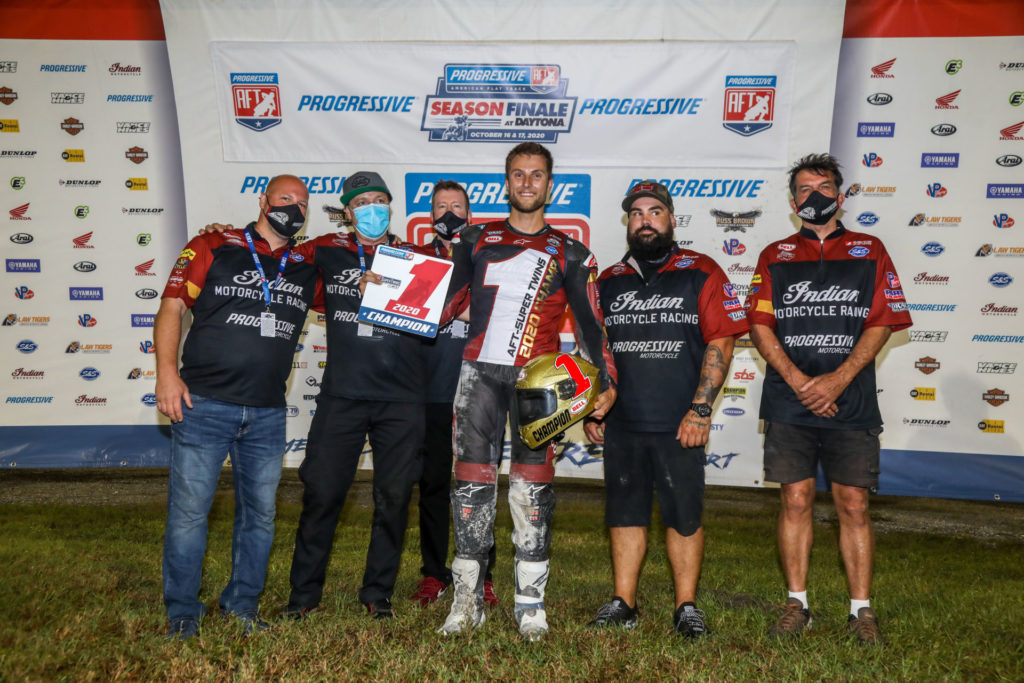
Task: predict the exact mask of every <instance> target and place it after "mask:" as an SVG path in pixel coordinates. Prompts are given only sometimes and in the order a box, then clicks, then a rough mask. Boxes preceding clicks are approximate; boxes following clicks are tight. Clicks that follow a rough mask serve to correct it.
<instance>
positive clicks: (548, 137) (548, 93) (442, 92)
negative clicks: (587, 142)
mask: <svg viewBox="0 0 1024 683" xmlns="http://www.w3.org/2000/svg"><path fill="white" fill-rule="evenodd" d="M568 85H569V81H568V79H565V78H562V69H561V67H560V66H559V65H558V64H446V65H445V67H444V74H443V75H442V76H441V77H440V78H438V79H437V90H436V91H435V93H434V94H433V95H427V96H426V97H425V98H424V104H423V123H422V124H421V126H420V130H423V131H426V132H427V139H428V140H429V141H431V142H501V143H505V142H519V141H522V140H531V141H534V142H549V143H553V142H558V135H559V133H569V132H570V131H571V130H572V122H573V118H574V117H575V115H576V99H577V98H576V97H569V96H568V95H567V94H566V90H567V88H568Z"/></svg>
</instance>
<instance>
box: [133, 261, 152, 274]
mask: <svg viewBox="0 0 1024 683" xmlns="http://www.w3.org/2000/svg"><path fill="white" fill-rule="evenodd" d="M154 261H156V259H149V260H148V261H146V262H144V263H140V264H139V265H137V266H135V274H136V275H147V276H150V277H156V273H151V272H149V271H150V269H152V268H153V262H154Z"/></svg>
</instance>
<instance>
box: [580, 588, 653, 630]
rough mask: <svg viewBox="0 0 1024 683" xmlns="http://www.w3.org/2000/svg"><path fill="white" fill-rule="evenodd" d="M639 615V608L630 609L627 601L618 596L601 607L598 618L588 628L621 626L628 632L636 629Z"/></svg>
mask: <svg viewBox="0 0 1024 683" xmlns="http://www.w3.org/2000/svg"><path fill="white" fill-rule="evenodd" d="M639 615H640V610H639V609H638V608H636V607H630V606H629V605H627V604H626V601H625V600H623V599H622V598H620V597H619V596H617V595H616V596H614V597H613V598H612V601H611V602H609V603H606V604H604V605H601V607H600V608H599V609H598V610H597V616H596V617H595V618H594V620H593V621H591V622H590V623H589V624H587V626H591V627H595V628H602V627H605V626H621V627H622V628H624V629H626V630H627V631H628V630H630V629H633V628H635V627H636V618H637V617H638V616H639Z"/></svg>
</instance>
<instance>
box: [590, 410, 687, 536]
mask: <svg viewBox="0 0 1024 683" xmlns="http://www.w3.org/2000/svg"><path fill="white" fill-rule="evenodd" d="M675 437H676V435H675V433H674V432H671V433H670V432H632V431H629V430H626V429H622V428H617V427H616V426H615V425H613V424H608V426H607V428H606V431H605V441H604V490H605V510H604V520H605V524H607V525H608V526H610V527H622V526H642V527H646V526H648V525H650V523H651V506H652V503H653V499H654V489H655V488H657V490H658V504H659V505H660V506H661V521H662V523H663V524H664V525H665V526H667V527H671V528H673V529H675V530H676V531H678V532H679V533H680V534H682V535H683V536H692V535H693V534H694V533H696V532H697V530H698V529H700V526H701V517H702V515H703V513H704V463H705V460H706V456H705V454H704V447H703V446H701V447H699V448H683V447H682V446H680V445H679V441H678V440H676V438H675Z"/></svg>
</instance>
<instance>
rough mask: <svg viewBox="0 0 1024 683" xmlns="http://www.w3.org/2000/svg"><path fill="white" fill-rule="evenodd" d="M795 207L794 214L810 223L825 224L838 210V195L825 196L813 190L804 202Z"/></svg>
mask: <svg viewBox="0 0 1024 683" xmlns="http://www.w3.org/2000/svg"><path fill="white" fill-rule="evenodd" d="M796 208H797V212H796V215H797V216H800V218H802V219H804V220H805V221H806V222H808V223H810V224H811V225H825V224H826V223H828V222H829V221H830V220H832V216H835V215H836V212H837V211H839V197H826V196H825V195H823V194H822V193H820V192H818V191H817V190H814V191H813V192H811V194H810V195H809V196H808V197H807V199H805V200H804V203H803V204H801V205H800V206H798V207H796Z"/></svg>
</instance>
